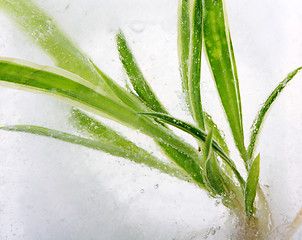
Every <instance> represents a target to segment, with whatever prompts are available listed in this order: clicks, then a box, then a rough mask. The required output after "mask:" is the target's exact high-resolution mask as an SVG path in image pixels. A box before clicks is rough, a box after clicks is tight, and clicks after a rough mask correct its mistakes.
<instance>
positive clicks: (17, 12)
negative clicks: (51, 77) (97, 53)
mask: <svg viewBox="0 0 302 240" xmlns="http://www.w3.org/2000/svg"><path fill="white" fill-rule="evenodd" d="M0 6H1V8H2V9H3V10H5V12H6V13H7V14H8V15H9V16H10V17H11V18H12V19H13V20H14V21H15V22H16V23H17V24H18V25H19V26H20V27H21V28H22V30H23V31H24V32H25V33H26V34H27V36H29V37H30V38H31V39H32V40H33V41H34V42H35V43H36V44H37V45H39V46H40V47H41V48H42V49H43V50H44V51H45V52H46V53H47V54H48V55H49V56H50V57H51V58H52V59H53V60H54V62H55V64H56V65H57V66H58V67H60V68H63V69H65V70H67V71H70V72H72V73H74V74H77V75H78V76H80V77H82V78H85V79H87V80H89V81H90V82H91V83H93V84H94V85H96V86H98V87H99V89H100V90H101V91H102V93H103V94H105V95H107V96H110V95H111V91H110V89H109V88H108V87H107V86H106V84H105V83H104V82H103V81H102V79H101V78H100V77H99V75H98V74H97V73H96V71H95V70H94V68H93V66H92V65H91V64H90V62H89V61H88V59H87V57H86V56H85V54H83V53H82V52H81V51H80V50H79V49H78V47H77V46H76V45H75V44H74V43H73V42H72V41H70V40H69V38H68V37H67V36H66V35H65V34H64V32H63V31H62V30H61V29H60V28H59V27H58V26H57V25H56V23H55V21H54V20H53V19H52V18H51V17H49V16H48V15H47V14H46V13H45V12H44V11H43V10H42V9H41V8H39V7H38V6H37V5H36V4H35V3H33V2H32V1H31V0H10V1H8V0H0Z"/></svg>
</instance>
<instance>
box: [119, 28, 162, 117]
mask: <svg viewBox="0 0 302 240" xmlns="http://www.w3.org/2000/svg"><path fill="white" fill-rule="evenodd" d="M116 42H117V47H118V52H119V56H120V60H121V62H122V64H123V66H124V68H125V70H126V73H127V75H128V77H129V79H130V82H131V84H132V86H133V89H134V90H135V92H136V93H137V94H138V96H139V97H140V98H141V99H142V100H143V102H144V103H145V104H146V105H147V106H148V107H149V108H150V109H152V110H154V111H156V112H164V113H166V110H165V108H164V107H163V106H162V104H161V103H160V102H159V100H158V99H157V97H156V95H155V93H154V92H153V90H152V89H151V87H150V86H149V84H148V83H147V81H146V80H145V78H144V76H143V73H142V72H141V70H140V68H139V67H138V65H137V63H136V61H135V59H134V56H133V54H132V52H131V50H130V48H129V46H128V44H127V42H126V38H125V36H124V34H123V33H122V32H121V31H120V32H119V33H118V34H117V35H116Z"/></svg>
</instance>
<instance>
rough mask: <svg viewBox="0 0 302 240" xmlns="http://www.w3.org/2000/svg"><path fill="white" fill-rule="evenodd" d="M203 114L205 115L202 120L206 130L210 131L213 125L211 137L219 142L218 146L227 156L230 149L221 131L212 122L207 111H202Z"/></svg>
mask: <svg viewBox="0 0 302 240" xmlns="http://www.w3.org/2000/svg"><path fill="white" fill-rule="evenodd" d="M204 116H205V118H204V120H205V125H206V130H207V131H210V129H211V128H212V127H213V126H214V130H213V131H214V132H213V134H214V136H213V139H214V140H215V141H216V142H217V143H218V144H219V146H220V147H221V148H222V149H223V151H224V152H225V153H226V155H228V156H229V153H230V150H229V148H228V145H227V144H226V142H225V140H224V137H223V136H224V134H223V132H222V131H221V130H220V129H219V128H218V126H217V125H216V124H215V123H214V121H213V119H212V117H211V116H210V115H209V114H208V113H206V112H204Z"/></svg>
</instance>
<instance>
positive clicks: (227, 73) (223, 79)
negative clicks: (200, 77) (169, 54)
mask: <svg viewBox="0 0 302 240" xmlns="http://www.w3.org/2000/svg"><path fill="white" fill-rule="evenodd" d="M224 9H225V7H224V4H223V1H222V0H204V1H203V22H204V23H203V34H204V43H205V51H206V55H207V58H208V61H209V65H210V67H211V70H212V74H213V77H214V80H215V83H216V86H217V90H218V93H219V96H220V99H221V102H222V105H223V108H224V111H225V113H226V116H227V119H228V122H229V125H230V127H231V130H232V134H233V137H234V140H235V143H236V146H237V148H238V150H239V152H240V154H241V156H242V158H243V159H244V160H245V162H247V161H248V155H247V152H246V149H245V146H244V134H243V124H242V110H241V100H240V93H239V84H238V78H237V71H236V64H235V58H234V53H233V47H232V44H231V37H230V34H229V27H228V24H227V16H226V13H225V10H224Z"/></svg>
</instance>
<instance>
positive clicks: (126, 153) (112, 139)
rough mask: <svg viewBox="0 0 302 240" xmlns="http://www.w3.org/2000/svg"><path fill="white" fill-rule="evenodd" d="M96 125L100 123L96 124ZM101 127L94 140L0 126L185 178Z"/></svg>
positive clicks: (54, 131) (42, 128)
mask: <svg viewBox="0 0 302 240" xmlns="http://www.w3.org/2000/svg"><path fill="white" fill-rule="evenodd" d="M98 126H100V125H99V124H98ZM101 128H102V130H104V131H102V130H100V129H99V141H96V140H91V139H87V138H83V137H79V136H76V135H73V134H69V133H65V132H61V131H57V130H53V129H49V128H44V127H39V126H32V125H13V126H5V127H0V129H1V130H4V131H15V132H25V133H31V134H35V135H41V136H46V137H51V138H55V139H59V140H62V141H65V142H69V143H73V144H78V145H81V146H84V147H88V148H91V149H95V150H100V151H103V152H105V153H108V154H110V155H112V156H116V157H122V158H126V159H129V160H131V161H134V162H135V163H138V164H144V165H146V166H148V167H150V168H154V169H158V170H159V171H161V172H163V173H166V174H169V175H170V176H175V177H177V178H180V179H181V180H185V179H186V177H185V175H183V174H182V172H181V171H179V169H176V168H173V167H171V166H170V165H167V164H165V163H163V162H161V161H160V160H159V159H157V158H156V157H154V156H152V155H151V154H150V153H148V152H147V151H145V150H144V149H142V148H139V147H137V146H136V145H135V144H134V143H132V142H130V141H129V140H127V139H126V138H124V137H122V136H121V135H118V134H116V133H115V132H114V131H113V130H109V129H108V127H105V126H104V125H102V126H101ZM103 134H104V135H103Z"/></svg>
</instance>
